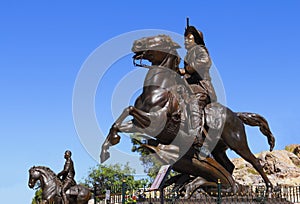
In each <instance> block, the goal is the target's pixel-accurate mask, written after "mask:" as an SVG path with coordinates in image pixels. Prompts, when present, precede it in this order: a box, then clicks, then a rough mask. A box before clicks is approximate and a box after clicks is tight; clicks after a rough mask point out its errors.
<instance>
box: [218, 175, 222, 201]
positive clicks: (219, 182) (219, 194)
mask: <svg viewBox="0 0 300 204" xmlns="http://www.w3.org/2000/svg"><path fill="white" fill-rule="evenodd" d="M221 202H222V197H221V180H220V179H218V200H217V204H221Z"/></svg>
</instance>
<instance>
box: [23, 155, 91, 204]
mask: <svg viewBox="0 0 300 204" xmlns="http://www.w3.org/2000/svg"><path fill="white" fill-rule="evenodd" d="M71 154H72V153H71V152H70V151H68V150H67V151H66V152H65V159H66V162H65V165H64V169H63V170H62V171H61V172H60V173H59V174H58V175H56V174H55V173H54V172H53V171H52V170H51V169H50V168H48V167H44V166H33V167H31V168H30V169H29V181H28V186H29V188H34V186H35V185H36V183H37V182H38V181H39V183H40V186H39V187H40V188H41V189H42V199H43V201H42V203H54V204H66V203H70V204H87V203H88V200H89V199H90V198H91V192H90V190H89V189H88V188H87V187H85V186H82V185H76V182H75V180H74V176H75V171H74V166H73V161H72V160H71ZM60 177H62V179H60ZM64 197H65V200H64Z"/></svg>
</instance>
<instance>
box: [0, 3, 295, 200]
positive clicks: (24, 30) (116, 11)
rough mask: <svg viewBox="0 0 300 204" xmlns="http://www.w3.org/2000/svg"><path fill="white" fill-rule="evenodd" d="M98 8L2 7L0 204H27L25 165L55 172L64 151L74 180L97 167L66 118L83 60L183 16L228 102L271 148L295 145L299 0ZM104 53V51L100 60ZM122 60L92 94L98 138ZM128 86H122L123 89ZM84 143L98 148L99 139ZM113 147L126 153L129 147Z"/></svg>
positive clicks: (108, 119)
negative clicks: (270, 140)
mask: <svg viewBox="0 0 300 204" xmlns="http://www.w3.org/2000/svg"><path fill="white" fill-rule="evenodd" d="M104 2H105V3H102V2H101V1H86V2H83V1H81V2H79V1H63V2H62V1H51V2H50V1H23V2H21V1H20V2H18V1H9V2H8V1H1V3H0V25H1V27H0V57H1V58H0V59H1V60H0V94H1V100H0V113H1V114H0V120H1V125H0V134H1V143H0V144H1V148H0V154H1V170H0V172H1V173H0V180H1V182H0V195H1V197H2V199H1V200H2V202H3V203H8V202H10V203H15V204H20V203H30V201H31V198H32V197H33V195H34V191H33V190H31V189H29V188H28V186H27V181H28V169H29V168H30V167H31V166H33V165H45V166H49V167H50V168H51V169H53V170H54V171H55V172H58V171H60V170H61V169H62V167H63V164H64V159H63V154H64V151H65V150H66V149H70V150H71V151H72V152H73V160H74V162H75V168H76V172H77V174H76V180H78V181H79V180H80V179H82V178H83V177H85V176H86V174H87V171H88V170H89V168H90V167H93V166H95V165H96V164H97V163H98V160H95V159H94V157H93V156H91V154H92V153H91V152H96V153H98V152H97V151H99V149H97V150H94V149H93V150H91V149H88V148H86V147H85V146H84V145H83V144H82V143H84V142H81V141H82V136H80V135H79V136H78V134H77V132H76V128H75V125H74V122H73V113H72V103H73V101H72V96H73V90H74V85H75V82H76V78H77V77H78V74H79V71H80V69H81V68H82V67H83V65H84V62H87V59H89V56H90V57H91V56H92V53H93V52H94V51H95V50H97V48H98V47H99V46H100V47H101V45H103V44H105V42H107V41H109V40H111V39H112V38H115V37H116V36H119V35H123V34H124V33H128V32H132V31H136V30H144V29H159V30H166V31H170V32H174V33H177V34H180V35H182V34H183V32H184V27H185V19H186V17H187V16H189V17H190V24H191V25H195V26H196V27H197V28H198V29H201V30H202V31H203V33H204V36H205V41H206V45H207V47H208V49H209V51H210V54H211V57H212V59H213V61H214V64H215V67H216V68H217V70H218V72H219V75H220V78H221V79H222V82H223V85H224V89H225V93H226V102H227V106H229V107H230V108H231V109H232V110H234V111H250V112H257V113H260V114H262V115H263V116H265V117H266V118H267V120H268V121H269V124H270V127H271V130H272V131H273V133H274V135H275V137H276V142H277V144H276V147H275V149H283V148H284V146H285V145H288V144H292V143H300V140H299V139H298V138H299V132H300V131H299V129H298V127H299V126H300V122H299V121H300V120H299V115H300V111H299V106H298V104H300V95H299V87H300V80H299V74H300V71H299V67H300V62H299V56H300V55H299V53H300V52H299V47H300V40H299V36H300V27H299V22H300V14H299V8H300V2H299V1H297V0H290V1H274V0H273V1H259V0H254V1H237V0H229V1H214V0H212V1H188V4H187V3H186V2H174V1H158V0H157V1H156V0H155V1H151V2H146V3H143V2H141V1H123V2H122V1H120V2H118V1H110V2H108V1H104ZM179 43H181V44H182V43H183V39H182V42H179ZM120 46H122V45H120ZM128 49H130V48H128ZM112 52H115V51H114V50H108V51H107V53H106V56H103V59H106V57H108V56H110V55H111V53H112ZM94 53H95V52H94ZM130 57H131V56H129V55H128V56H125V57H123V58H121V59H119V60H117V61H116V62H115V63H114V64H113V65H112V68H111V69H110V70H109V71H108V72H106V73H105V75H104V76H103V78H102V80H101V82H100V83H99V87H98V89H97V93H95V110H96V113H95V114H96V117H97V121H98V122H99V126H100V127H101V130H102V131H103V134H104V135H105V134H107V131H108V128H109V127H110V125H111V124H112V123H113V117H112V114H111V111H110V109H111V98H110V97H109V96H110V95H109V94H111V90H110V89H107V90H106V88H107V87H109V86H115V85H116V84H118V81H119V80H120V79H122V78H124V77H126V75H127V74H128V73H130V72H131V71H132V70H135V71H136V70H137V69H138V68H134V67H133V65H132V63H131V59H130ZM101 60H102V58H100V59H99V69H101ZM142 80H143V78H141V77H140V78H137V79H136V81H137V82H139V83H142ZM136 81H132V84H134V83H135V82H136ZM132 84H131V83H128V84H127V85H128V87H129V88H130V86H132ZM134 86H136V84H134ZM102 94H103V95H102ZM132 100H134V96H132V97H131V102H132ZM86 124H89V121H86ZM247 134H248V138H249V144H250V147H251V149H252V151H253V152H255V153H257V152H259V151H262V150H266V149H268V146H267V142H266V139H265V138H264V137H263V136H262V135H261V134H260V133H259V131H258V130H257V129H255V128H247ZM125 141H126V140H125ZM90 142H92V143H94V144H95V145H98V144H99V145H100V144H101V136H99V141H97V140H92V141H90ZM120 146H121V149H122V146H124V149H126V148H130V144H129V143H128V142H127V143H126V142H125V143H124V142H123V143H122V144H120ZM99 148H100V146H99ZM230 155H232V156H233V154H231V153H230ZM136 168H138V167H136Z"/></svg>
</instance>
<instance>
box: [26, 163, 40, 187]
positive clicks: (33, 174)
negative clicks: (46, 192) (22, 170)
mask: <svg viewBox="0 0 300 204" xmlns="http://www.w3.org/2000/svg"><path fill="white" fill-rule="evenodd" d="M40 178H41V172H39V171H38V170H37V169H36V167H35V166H33V167H31V168H30V169H29V180H28V186H29V188H33V187H34V186H35V184H36V182H37V181H38V180H40Z"/></svg>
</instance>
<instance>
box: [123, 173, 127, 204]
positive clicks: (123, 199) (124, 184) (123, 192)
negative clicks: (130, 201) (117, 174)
mask: <svg viewBox="0 0 300 204" xmlns="http://www.w3.org/2000/svg"><path fill="white" fill-rule="evenodd" d="M125 182H126V180H125V179H123V180H122V204H125V191H126V189H125V185H126V183H125Z"/></svg>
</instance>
